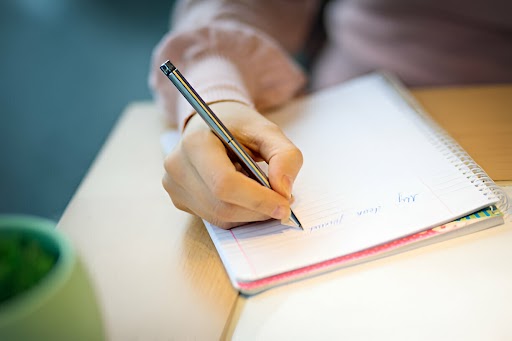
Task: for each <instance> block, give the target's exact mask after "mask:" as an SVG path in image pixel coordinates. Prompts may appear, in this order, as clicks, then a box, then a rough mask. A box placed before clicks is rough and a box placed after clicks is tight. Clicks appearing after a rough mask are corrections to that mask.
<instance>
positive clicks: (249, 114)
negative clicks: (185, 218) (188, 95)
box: [162, 101, 302, 228]
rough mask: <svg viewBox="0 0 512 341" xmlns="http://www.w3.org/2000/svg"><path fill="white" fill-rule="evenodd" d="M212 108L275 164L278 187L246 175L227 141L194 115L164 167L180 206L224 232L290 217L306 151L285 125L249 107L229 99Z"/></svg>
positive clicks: (271, 172)
mask: <svg viewBox="0 0 512 341" xmlns="http://www.w3.org/2000/svg"><path fill="white" fill-rule="evenodd" d="M210 107H211V109H212V110H213V111H214V112H215V113H216V115H217V116H218V117H219V118H220V119H221V120H222V122H223V123H224V124H225V125H226V127H227V128H228V129H229V130H230V131H231V133H232V134H233V135H234V136H235V138H236V139H237V140H238V142H240V144H242V145H243V146H244V147H245V148H246V149H247V150H248V152H249V153H250V154H251V155H252V156H253V158H254V159H255V160H265V161H266V162H267V163H268V164H269V167H268V177H269V181H270V184H271V186H272V188H273V189H272V190H271V189H268V188H266V187H264V186H262V185H261V184H259V183H258V182H256V181H255V180H253V179H251V178H249V177H247V176H246V175H244V174H243V173H242V172H240V171H239V167H238V168H237V167H236V165H234V164H233V162H232V161H231V160H230V158H229V155H228V154H227V151H226V149H225V147H224V145H223V144H222V142H221V141H220V140H219V139H218V138H217V137H216V136H215V135H214V134H213V133H212V132H211V130H210V129H209V127H208V126H207V125H206V124H205V123H204V121H203V120H202V119H201V118H200V117H198V115H194V116H192V118H191V119H190V120H189V122H188V124H187V126H186V128H185V130H184V132H183V136H182V138H181V141H180V143H179V144H178V145H177V146H176V148H175V149H174V150H173V151H172V152H171V153H170V154H169V155H168V156H167V157H166V159H165V163H164V166H165V171H166V173H165V175H164V177H163V180H162V183H163V186H164V188H165V190H166V191H167V192H168V193H169V196H170V197H171V199H172V201H173V203H174V205H175V206H176V207H177V208H179V209H181V210H184V211H187V212H189V213H193V214H195V215H197V216H199V217H201V218H203V219H205V220H207V221H209V222H210V223H212V224H214V225H216V226H219V227H222V228H231V227H234V226H237V225H241V224H243V223H246V222H250V221H258V220H266V219H269V218H274V219H288V217H289V215H290V198H291V190H292V185H293V182H294V180H295V178H296V176H297V174H298V172H299V170H300V168H301V166H302V154H301V152H300V151H299V150H298V149H297V147H295V146H294V145H293V144H292V143H291V142H290V140H288V138H286V136H284V134H283V132H282V131H281V129H280V128H279V127H277V126H276V125H275V124H274V123H272V122H270V121H268V120H267V119H266V118H265V117H263V116H262V115H260V114H259V113H258V112H256V111H255V110H254V109H252V108H250V107H248V106H246V105H244V104H241V103H238V102H229V101H228V102H219V103H214V104H211V105H210Z"/></svg>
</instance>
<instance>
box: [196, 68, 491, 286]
mask: <svg viewBox="0 0 512 341" xmlns="http://www.w3.org/2000/svg"><path fill="white" fill-rule="evenodd" d="M268 117H269V118H270V119H271V120H272V121H274V122H276V123H277V124H278V125H280V126H281V127H282V128H283V130H284V131H285V133H286V134H287V136H288V137H289V138H290V139H291V140H292V141H293V142H294V143H295V144H296V145H297V146H298V147H299V148H300V149H301V151H302V153H303V155H304V165H303V168H302V170H301V172H300V174H299V177H298V178H297V180H296V181H295V185H294V196H295V202H294V205H293V211H294V212H295V214H296V215H297V217H298V218H299V220H300V221H301V222H302V224H303V226H304V229H305V230H304V231H302V230H299V229H296V228H293V227H289V226H284V225H281V224H280V222H278V221H274V220H271V221H266V222H259V223H253V224H249V225H245V226H241V227H237V228H234V229H231V230H227V231H226V230H222V229H220V228H217V227H215V226H212V225H210V224H208V223H206V226H207V229H208V231H209V232H210V235H211V237H212V240H213V241H214V243H215V245H216V247H217V249H218V251H219V254H220V256H221V258H222V260H223V262H224V264H225V266H226V268H227V272H228V274H229V276H230V278H231V280H232V282H233V283H234V285H235V286H236V283H237V282H238V281H245V282H247V281H254V280H258V279H261V278H265V277H268V276H272V275H276V274H279V273H282V272H286V271H290V270H294V269H297V268H301V267H305V266H308V265H312V264H316V263H319V262H322V261H326V260H329V259H332V258H335V257H339V256H342V255H346V254H350V253H353V252H356V251H360V250H364V249H366V248H369V247H372V246H375V245H379V244H382V243H386V242H389V241H391V240H394V239H397V238H400V237H403V236H406V235H409V234H412V233H416V232H419V231H422V230H426V229H428V228H431V227H434V226H438V225H441V224H443V223H446V222H449V221H452V220H454V219H457V218H459V217H462V216H465V215H467V214H469V213H471V212H474V211H476V210H478V209H481V208H484V207H487V206H490V205H492V204H494V203H496V202H497V198H496V197H495V196H494V195H493V194H492V193H491V192H490V191H488V190H487V189H486V187H485V184H483V183H481V181H480V180H478V179H477V180H475V179H474V177H472V176H471V175H472V172H471V170H470V169H469V168H468V166H467V165H465V164H464V163H461V162H458V160H457V158H456V155H454V154H453V152H452V149H451V148H450V146H449V145H446V143H445V142H443V141H442V140H440V139H439V134H438V131H436V130H435V129H432V127H431V126H430V125H429V124H428V122H426V121H425V119H424V118H423V117H422V116H421V115H418V113H416V112H415V111H414V110H413V109H412V108H411V107H410V106H409V105H408V104H407V103H406V102H405V101H404V100H403V98H402V97H401V96H400V95H399V94H398V93H397V92H396V91H395V90H394V88H393V87H391V86H390V85H389V83H388V81H387V80H386V79H385V78H384V77H383V76H381V75H378V74H372V75H368V76H365V77H361V78H358V79H356V80H354V81H351V82H348V83H346V84H344V85H342V86H338V87H335V88H331V89H328V90H325V91H322V92H320V93H318V94H315V95H313V96H311V97H308V98H304V99H301V100H297V101H295V102H294V103H292V104H291V105H289V106H287V107H286V108H284V109H282V110H279V111H277V112H274V113H272V114H270V115H269V116H268Z"/></svg>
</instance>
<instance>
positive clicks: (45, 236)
mask: <svg viewBox="0 0 512 341" xmlns="http://www.w3.org/2000/svg"><path fill="white" fill-rule="evenodd" d="M102 339H103V328H102V321H101V316H100V311H99V309H98V306H97V304H96V297H95V295H94V291H93V287H92V285H91V282H90V279H89V277H88V276H87V273H86V271H85V268H84V267H83V265H82V264H81V262H80V260H79V259H78V256H77V254H76V252H75V251H74V249H73V247H72V246H71V243H70V242H69V241H68V240H67V238H65V237H64V236H63V235H62V234H61V233H59V231H57V230H55V224H54V223H53V222H51V221H49V220H45V219H42V218H37V217H30V216H19V215H0V340H102Z"/></svg>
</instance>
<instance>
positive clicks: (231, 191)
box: [183, 134, 290, 221]
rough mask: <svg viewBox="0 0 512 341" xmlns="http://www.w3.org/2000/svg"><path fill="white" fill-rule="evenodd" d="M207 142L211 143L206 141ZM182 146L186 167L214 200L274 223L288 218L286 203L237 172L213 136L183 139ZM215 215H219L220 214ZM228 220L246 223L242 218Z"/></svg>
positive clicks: (244, 218)
mask: <svg viewBox="0 0 512 341" xmlns="http://www.w3.org/2000/svg"><path fill="white" fill-rule="evenodd" d="M209 139H212V140H211V141H208V140H209ZM215 140H216V141H215ZM183 143H184V148H186V149H187V153H186V155H187V157H188V158H189V160H190V163H191V164H193V165H194V169H195V171H196V172H197V173H198V175H199V177H200V178H201V179H202V181H203V182H204V184H205V186H206V187H207V188H208V190H209V192H210V193H211V195H212V196H213V197H215V198H216V200H218V201H219V202H223V203H228V204H233V205H237V206H240V207H243V208H245V209H247V210H249V211H254V212H258V213H261V214H263V215H265V216H267V217H272V218H275V219H286V218H287V217H288V216H289V211H290V208H289V203H288V201H287V200H286V199H285V198H284V197H282V196H281V195H279V194H277V193H276V192H274V191H273V190H270V189H268V188H266V187H264V186H262V185H261V184H259V183H258V182H256V181H255V180H253V179H251V178H248V177H247V176H245V175H243V174H242V173H240V172H237V171H236V168H235V166H234V165H233V163H232V162H231V160H230V159H229V157H228V156H227V153H226V150H225V148H224V146H223V145H222V143H221V142H220V141H219V140H218V139H217V138H216V137H215V136H214V135H213V134H210V137H208V136H202V137H201V138H196V139H187V140H186V141H183ZM219 144H220V145H219ZM217 212H218V213H219V214H220V210H217ZM232 219H233V221H234V220H238V221H242V220H243V221H248V220H247V217H246V216H245V217H243V216H240V219H236V218H235V217H233V218H232Z"/></svg>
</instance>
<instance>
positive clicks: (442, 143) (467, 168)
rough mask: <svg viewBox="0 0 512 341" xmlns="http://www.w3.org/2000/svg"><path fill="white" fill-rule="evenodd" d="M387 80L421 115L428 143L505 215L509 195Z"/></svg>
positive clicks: (418, 117) (405, 93)
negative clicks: (493, 199) (490, 197)
mask: <svg viewBox="0 0 512 341" xmlns="http://www.w3.org/2000/svg"><path fill="white" fill-rule="evenodd" d="M383 76H384V79H385V80H386V81H388V82H389V83H390V84H391V85H392V86H393V88H394V89H395V90H396V91H397V92H398V93H399V94H400V96H401V97H402V99H403V100H405V103H403V105H407V106H408V107H409V108H412V109H413V110H414V111H415V112H416V113H417V114H418V115H416V117H415V119H416V120H419V121H420V122H421V124H419V127H420V128H421V129H422V130H424V132H425V134H426V137H427V138H428V139H429V141H430V142H431V143H432V144H433V145H434V146H435V147H436V148H439V150H441V152H442V153H443V154H444V155H445V156H446V157H447V159H448V160H449V161H450V162H451V163H452V164H453V165H454V166H455V167H457V169H458V170H459V171H460V172H461V173H462V174H463V175H464V176H466V178H468V179H469V180H470V181H471V183H472V184H473V185H474V186H475V187H476V188H478V190H479V191H480V192H482V194H483V195H485V196H489V195H493V196H495V197H496V198H497V199H498V202H497V203H496V207H497V208H498V209H499V210H500V211H501V212H503V213H506V212H507V211H508V209H509V201H508V198H507V195H506V193H505V192H504V191H503V190H502V189H501V188H500V187H499V186H498V185H496V184H495V183H494V181H493V180H492V179H491V178H490V177H489V175H487V173H486V172H485V171H484V170H483V169H482V167H480V166H479V165H478V164H477V163H476V162H475V161H474V160H473V159H472V158H471V156H469V154H468V153H467V152H466V151H465V150H464V149H463V148H462V147H461V146H460V145H459V144H458V143H457V142H456V141H455V140H454V139H453V138H452V137H451V136H450V135H448V133H446V132H445V131H444V129H443V128H441V127H440V126H439V125H438V124H437V123H436V122H435V121H434V120H433V119H432V118H431V117H430V116H429V115H428V114H427V113H426V112H425V110H424V109H423V108H422V107H421V105H420V104H419V103H418V102H417V101H416V100H415V99H414V98H413V97H412V96H411V95H410V94H409V92H408V91H406V90H405V88H404V86H403V85H402V84H401V83H400V81H399V80H397V79H396V78H395V77H393V76H392V75H389V74H387V73H385V72H384V73H383Z"/></svg>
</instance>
